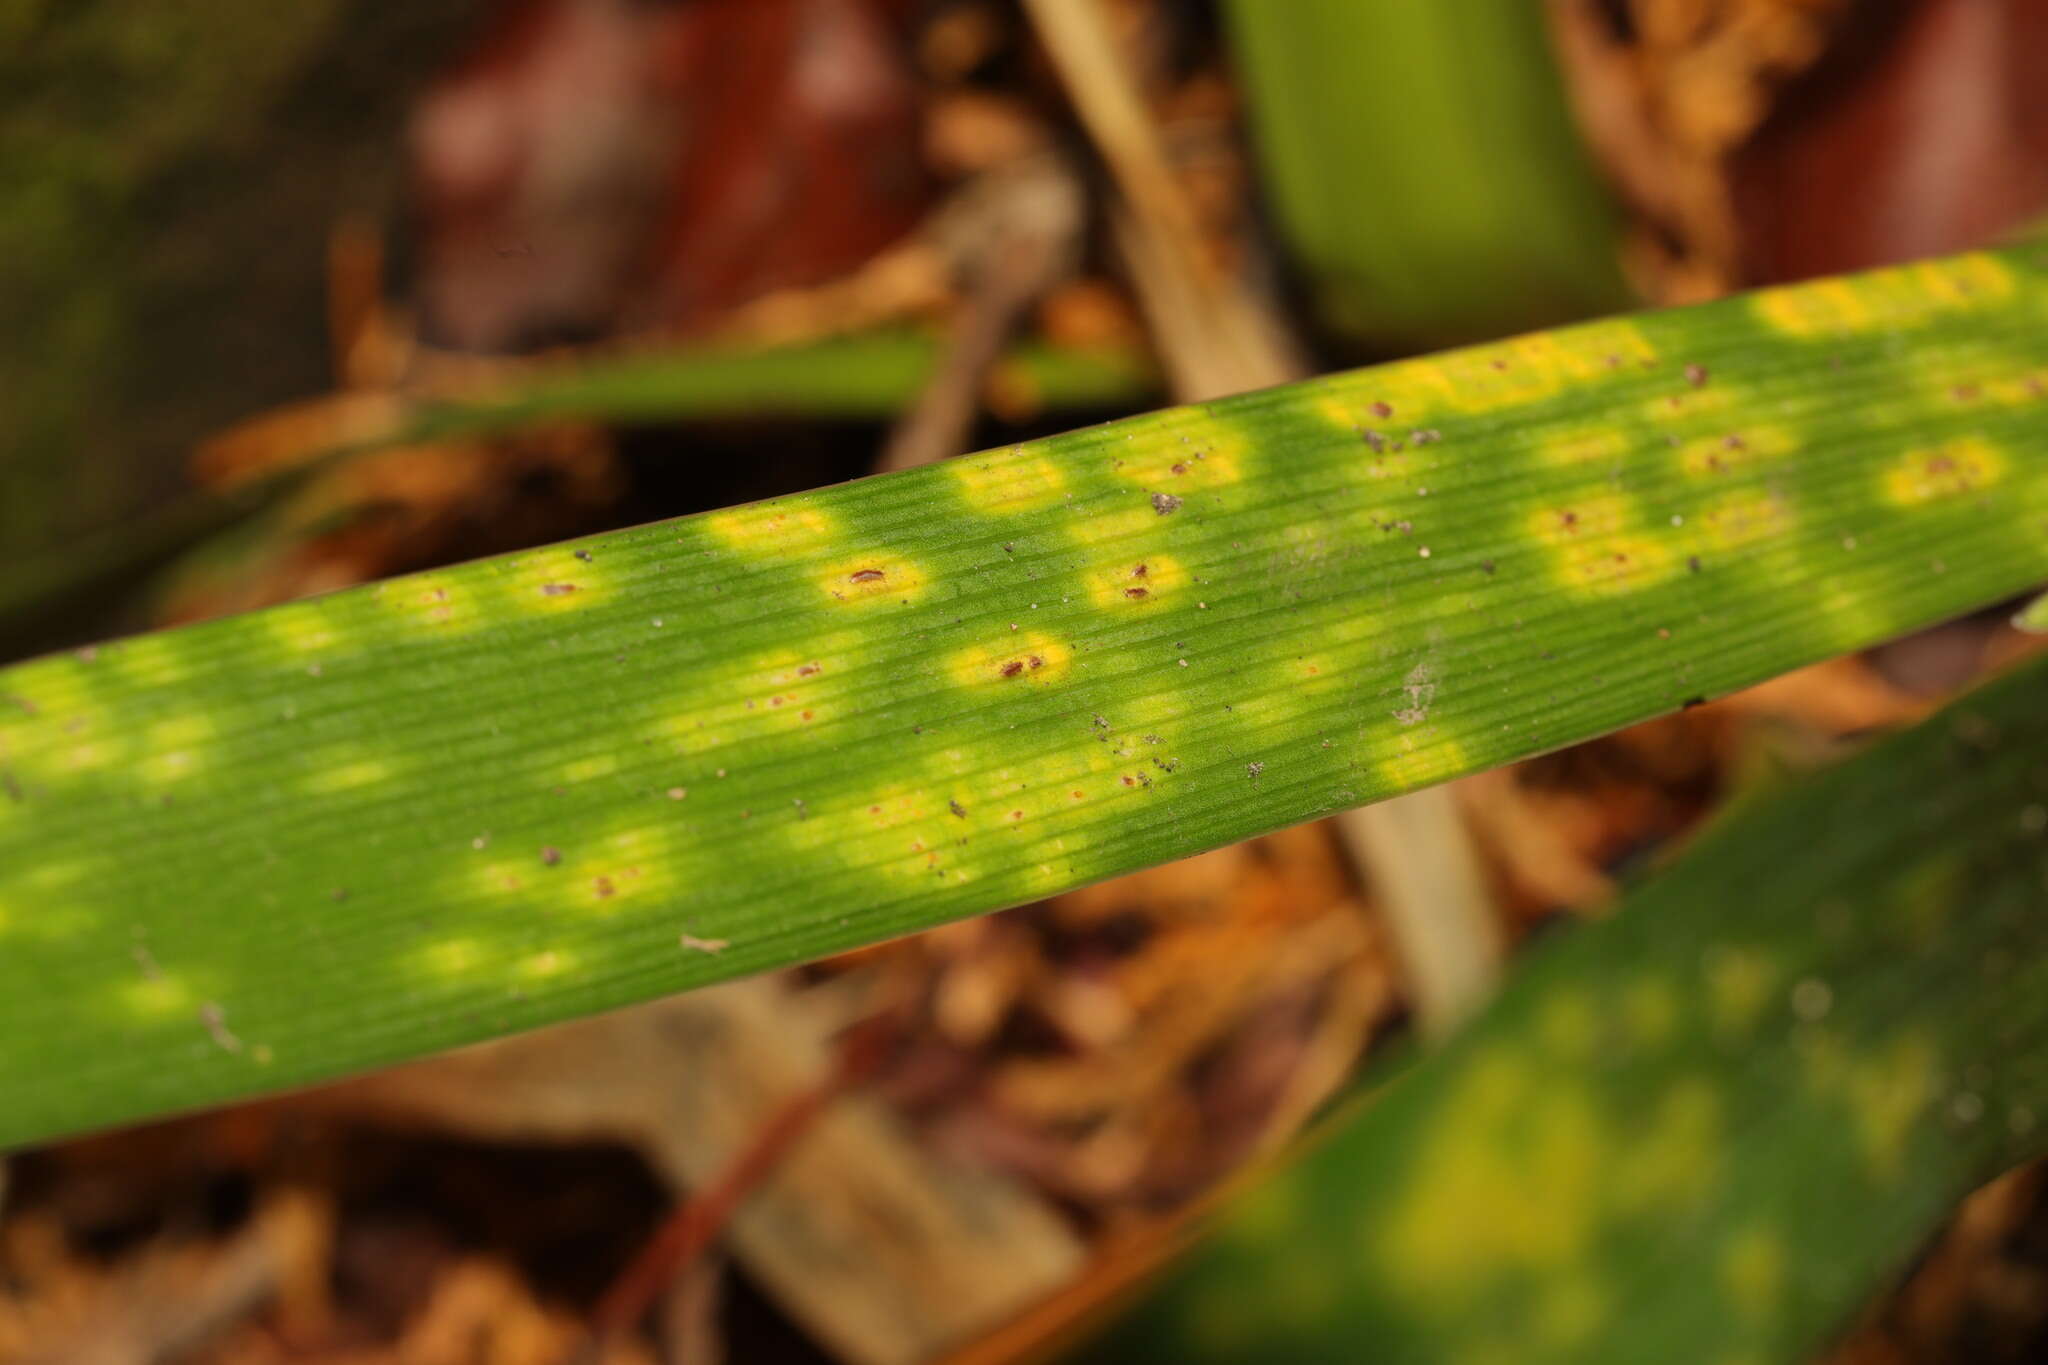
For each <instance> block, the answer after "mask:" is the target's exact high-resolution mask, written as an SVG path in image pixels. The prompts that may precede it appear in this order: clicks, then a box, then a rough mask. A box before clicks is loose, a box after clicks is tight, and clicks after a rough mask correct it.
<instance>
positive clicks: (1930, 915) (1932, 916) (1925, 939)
mask: <svg viewBox="0 0 2048 1365" xmlns="http://www.w3.org/2000/svg"><path fill="white" fill-rule="evenodd" d="M1966 868H1967V865H1966V864H1965V862H1964V861H1963V859H1961V858H1959V857H1956V856H1954V855H1952V854H1951V855H1947V856H1941V855H1930V856H1927V857H1925V858H1923V859H1921V861H1920V863H1919V865H1918V866H1916V867H1913V868H1911V869H1910V870H1909V871H1907V872H1906V873H1905V874H1904V875H1903V876H1902V877H1901V878H1900V880H1899V883H1898V886H1897V889H1896V890H1895V891H1894V892H1893V893H1892V895H1891V897H1890V898H1889V899H1890V908H1891V909H1892V911H1893V915H1894V916H1895V917H1896V921H1897V923H1898V924H1899V925H1900V927H1901V928H1903V929H1904V930H1905V931H1906V934H1907V936H1908V937H1909V938H1910V939H1911V940H1912V941H1913V943H1914V944H1916V945H1918V946H1921V947H1926V946H1930V945H1932V944H1933V943H1935V942H1937V941H1938V940H1939V939H1940V937H1941V934H1942V931H1943V930H1944V929H1945V928H1946V927H1947V925H1948V922H1949V920H1950V919H1951V918H1952V917H1953V916H1954V915H1955V912H1956V911H1957V910H1958V909H1959V908H1960V907H1961V906H1962V905H1964V904H1965V903H1966V892H1965V889H1964V874H1965V871H1966Z"/></svg>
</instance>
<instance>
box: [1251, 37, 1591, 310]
mask: <svg viewBox="0 0 2048 1365" xmlns="http://www.w3.org/2000/svg"><path fill="white" fill-rule="evenodd" d="M1224 13H1225V14H1226V15H1227V16H1228V18H1229V20H1230V32H1231V38H1232V40H1233V51H1234V53H1235V55H1236V57H1237V60H1238V65H1239V67H1240V73H1239V74H1240V83H1241V85H1242V87H1243V89H1244V92H1245V98H1246V102H1247V104H1248V106H1249V112H1250V114H1251V125H1252V132H1253V133H1254V135H1255V137H1256V141H1257V144H1258V152H1259V156H1258V161H1259V169H1260V172H1261V179H1262V181H1263V182H1264V187H1265V191H1266V195H1267V197H1268V198H1269V199H1270V200H1271V201H1272V205H1273V209H1274V214H1275V217H1276V218H1277V220H1278V223H1279V227H1280V229H1281V235H1282V236H1283V237H1284V238H1285V240H1286V242H1287V245H1288V249H1289V252H1290V254H1291V255H1292V256H1293V258H1294V260H1295V261H1296V263H1297V264H1298V265H1299V266H1300V267H1301V269H1302V271H1303V274H1304V275H1305V276H1306V278H1307V280H1308V283H1309V285H1310V286H1311V296H1312V298H1313V300H1314V302H1315V304H1316V307H1317V311H1318V312H1319V314H1320V315H1321V318H1322V321H1323V323H1324V324H1325V325H1326V326H1328V327H1330V328H1332V329H1333V330H1335V331H1337V332H1338V333H1340V334H1342V335H1344V336H1347V337H1350V338H1352V339H1354V340H1356V341H1359V342H1362V343H1364V344H1366V345H1370V346H1376V347H1381V348H1386V349H1391V350H1395V351H1417V350H1423V349H1426V348H1428V347H1431V346H1443V345H1448V344H1450V343H1452V342H1459V341H1470V340H1473V339H1475V338H1479V337H1495V336H1500V335H1502V334H1503V333H1506V332H1513V331H1518V330H1521V329H1523V328H1527V327H1541V326H1548V325H1551V324H1555V323H1559V322H1568V321H1571V320H1573V319H1576V318H1582V317H1589V316H1593V315H1596V314H1600V313H1608V312H1613V311H1615V310H1618V309H1622V308H1626V307H1628V306H1629V304H1630V302H1631V296H1630V294H1629V291H1628V289H1627V287H1626V286H1625V285H1624V283H1623V281H1622V277H1621V270H1620V266H1619V265H1618V263H1617V262H1618V251H1619V244H1620V215H1619V213H1618V212H1617V210H1616V208H1615V205H1614V203H1613V200H1612V197H1611V196H1610V195H1609V194H1608V192H1607V190H1606V187H1605V186H1603V185H1602V184H1601V183H1600V180H1599V177H1598V175H1597V173H1596V172H1595V170H1594V168H1593V164H1592V159H1591V157H1589V156H1588V155H1587V153H1586V149H1585V148H1584V147H1583V146H1582V145H1581V144H1580V141H1579V137H1578V132H1577V130H1576V129H1575V128H1574V127H1573V126H1572V121H1571V113H1570V110H1569V109H1568V108H1567V106H1566V102H1565V94H1564V83H1563V80H1562V78H1561V76H1560V75H1559V72H1558V70H1557V64H1556V60H1555V58H1554V57H1553V55H1552V53H1551V51H1550V45H1549V41H1548V35H1547V34H1546V32H1545V30H1544V21H1543V6H1542V5H1540V4H1531V3H1530V2H1529V0H1457V2H1456V3H1452V4H1444V3H1431V2H1430V0H1402V3H1395V4H1379V5H1371V4H1359V3H1358V0H1288V2H1287V3H1286V4H1277V5H1276V4H1274V3H1272V0H1231V3H1230V4H1228V5H1226V6H1225V7H1224Z"/></svg>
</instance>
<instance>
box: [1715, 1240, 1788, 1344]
mask: <svg viewBox="0 0 2048 1365" xmlns="http://www.w3.org/2000/svg"><path fill="white" fill-rule="evenodd" d="M1787 1267H1788V1257H1787V1255H1786V1251H1785V1240H1784V1238H1783V1237H1781V1236H1779V1235H1778V1234H1777V1233H1775V1232H1772V1231H1770V1230H1769V1229H1767V1228H1761V1227H1751V1228H1745V1229H1743V1230H1742V1231H1741V1232H1738V1233H1736V1234H1735V1235H1734V1236H1733V1237H1731V1238H1729V1240H1728V1245H1727V1247H1726V1248H1724V1249H1723V1250H1722V1252H1721V1267H1720V1269H1721V1287H1722V1289H1723V1290H1725V1291H1726V1292H1727V1295H1728V1299H1729V1302H1730V1303H1732V1304H1734V1306H1735V1311H1736V1313H1737V1314H1739V1315H1740V1316H1742V1317H1744V1318H1746V1319H1748V1320H1749V1321H1751V1322H1763V1321H1767V1320H1768V1319H1770V1318H1773V1317H1775V1316H1777V1314H1778V1311H1779V1309H1780V1308H1781V1307H1782V1306H1783V1304H1784V1298H1785V1273H1786V1270H1787Z"/></svg>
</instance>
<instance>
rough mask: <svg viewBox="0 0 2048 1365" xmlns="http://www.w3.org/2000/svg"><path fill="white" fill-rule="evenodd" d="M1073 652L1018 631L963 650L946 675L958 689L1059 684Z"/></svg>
mask: <svg viewBox="0 0 2048 1365" xmlns="http://www.w3.org/2000/svg"><path fill="white" fill-rule="evenodd" d="M1072 662H1073V651H1072V650H1070V649H1068V648H1067V646H1065V645H1063V644H1061V643H1060V642H1059V641H1057V640H1055V639H1053V638H1052V637H1051V636H1049V635H1044V634H1041V633H1039V632H1037V631H1022V632H1018V633H1015V634H1012V635H1010V636H1008V637H1007V638H1004V639H998V640H996V641H993V642H992V643H990V644H987V645H980V646H976V647H975V648H973V649H964V650H961V651H960V652H959V653H957V654H955V655H953V656H952V658H950V659H948V660H947V662H946V673H947V675H948V676H949V677H951V678H952V679H953V681H954V682H956V683H958V684H959V685H960V686H962V687H996V686H1001V687H1021V686H1025V685H1027V684H1029V685H1037V686H1043V685H1045V684H1047V683H1056V682H1061V681H1063V680H1064V679H1065V678H1066V676H1067V672H1068V669H1069V668H1070V667H1071V665H1072Z"/></svg>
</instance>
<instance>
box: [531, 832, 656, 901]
mask: <svg viewBox="0 0 2048 1365" xmlns="http://www.w3.org/2000/svg"><path fill="white" fill-rule="evenodd" d="M556 856H557V858H558V859H559V861H558V862H556V863H554V864H552V865H550V864H549V863H548V861H547V860H546V858H545V856H543V855H540V854H538V853H536V856H535V858H534V860H533V861H532V862H531V863H528V864H526V865H525V866H524V868H517V867H515V868H514V869H511V870H510V875H511V876H513V877H515V878H518V879H520V880H522V881H523V889H527V890H533V891H538V892H541V893H543V894H545V895H546V896H547V897H548V898H549V899H550V900H551V901H553V902H555V903H558V904H563V903H565V904H569V905H578V906H583V907H586V908H589V909H593V910H611V909H615V908H616V907H617V906H618V905H619V904H620V903H621V902H622V901H625V900H629V899H632V898H634V897H636V896H646V895H649V894H660V893H662V892H663V891H665V890H671V889H673V882H674V877H673V876H672V874H671V873H670V872H669V863H668V859H667V856H666V853H665V845H664V843H663V839H662V835H661V832H660V831H659V830H652V829H637V828H635V829H625V830H620V831H617V832H615V833H613V834H610V835H607V836H605V837H604V838H602V839H598V840H595V841H593V842H579V843H577V844H574V845H565V846H564V847H563V848H562V849H561V850H560V851H559V852H558V853H557V854H556ZM503 866H504V865H503V864H500V865H499V867H500V868H502V867H503ZM494 870H496V869H494ZM508 889H521V888H508Z"/></svg>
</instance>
